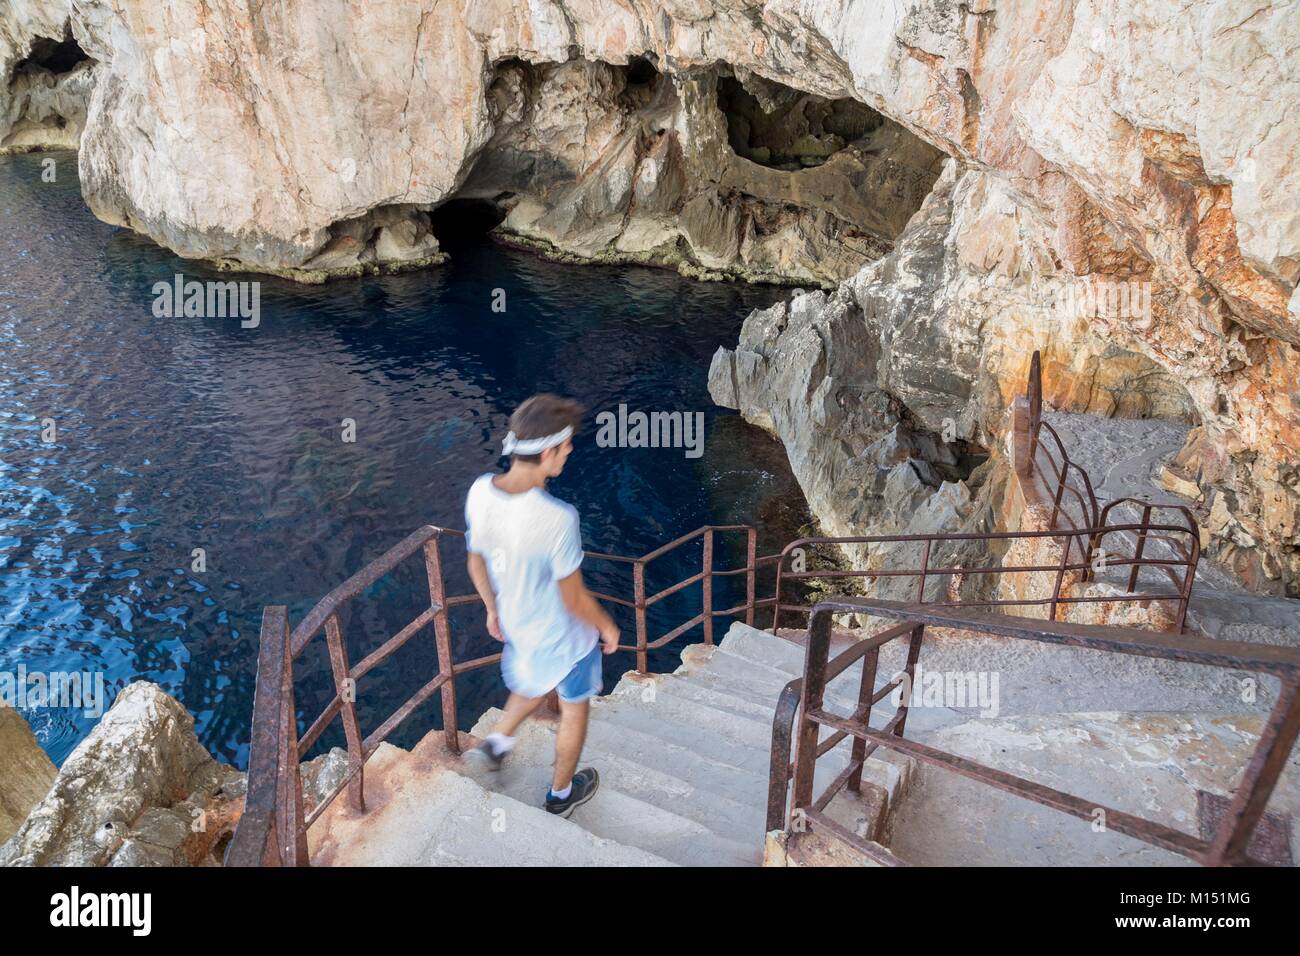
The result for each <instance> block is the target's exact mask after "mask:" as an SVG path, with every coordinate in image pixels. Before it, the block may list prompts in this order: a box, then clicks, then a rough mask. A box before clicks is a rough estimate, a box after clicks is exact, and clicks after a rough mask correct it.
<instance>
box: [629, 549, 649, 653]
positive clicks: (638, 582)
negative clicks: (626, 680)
mask: <svg viewBox="0 0 1300 956" xmlns="http://www.w3.org/2000/svg"><path fill="white" fill-rule="evenodd" d="M632 603H633V604H634V605H635V606H636V669H637V673H638V674H648V673H650V663H649V655H648V654H647V653H646V629H645V562H644V561H641V560H639V559H638V560H637V562H636V564H634V565H632Z"/></svg>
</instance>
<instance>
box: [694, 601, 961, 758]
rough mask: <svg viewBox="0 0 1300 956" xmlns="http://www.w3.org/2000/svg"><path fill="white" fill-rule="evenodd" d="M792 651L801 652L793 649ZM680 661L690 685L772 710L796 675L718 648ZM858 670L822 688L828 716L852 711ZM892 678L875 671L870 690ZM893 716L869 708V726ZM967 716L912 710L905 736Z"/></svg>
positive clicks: (890, 709) (887, 708) (879, 707)
mask: <svg viewBox="0 0 1300 956" xmlns="http://www.w3.org/2000/svg"><path fill="white" fill-rule="evenodd" d="M737 627H744V625H733V627H732V630H733V631H734V630H735V629H736V628H737ZM756 633H757V634H758V635H760V637H761V638H765V639H766V640H769V641H781V642H782V643H786V644H788V643H789V642H788V641H785V640H784V639H783V638H778V637H774V636H772V635H770V634H765V633H763V632H762V631H758V632H756ZM795 650H797V651H799V653H802V651H801V650H800V649H799V648H797V647H796V648H795ZM682 661H683V664H682V666H681V667H679V668H678V669H677V672H676V673H677V674H678V675H684V676H688V677H690V679H691V682H692V683H694V684H697V685H698V686H701V687H705V688H707V689H709V690H713V691H717V692H721V693H727V694H731V695H733V696H736V697H740V698H741V699H742V700H745V701H749V702H752V703H758V702H761V701H768V702H769V703H768V706H769V707H770V708H771V709H772V710H773V711H775V707H776V701H777V698H778V697H779V696H780V693H781V691H782V689H784V687H785V685H786V683H787V682H788V681H789V680H790V679H791V678H792V677H793V676H796V675H792V674H790V673H789V672H787V671H782V670H778V669H777V668H774V667H770V666H768V665H766V664H762V663H759V662H757V661H755V660H752V659H750V658H748V657H741V656H740V655H739V654H738V653H732V652H728V651H724V650H723V649H722V647H721V646H718V647H712V648H710V647H707V646H705V645H703V644H697V645H693V646H691V647H687V648H685V649H684V651H683V652H682ZM801 666H802V665H801ZM860 666H861V665H860V664H855V665H854V666H853V667H851V668H849V669H848V670H846V671H845V672H844V673H843V674H840V675H839V676H838V677H837V678H835V679H834V680H833V681H831V682H830V684H829V685H828V686H827V691H826V697H825V703H826V707H827V708H828V709H829V710H831V711H832V712H834V713H839V714H845V715H847V714H850V713H852V712H853V710H854V709H855V708H856V707H857V700H858V686H859V682H860V681H861V679H862V672H861V671H860V670H859V669H858V668H859V667H860ZM894 673H895V671H893V670H889V671H886V670H884V669H883V668H882V669H880V670H879V671H878V672H877V675H876V689H877V690H879V689H880V688H881V687H884V686H885V685H886V684H887V683H889V681H890V680H891V679H892V678H893V675H894ZM894 714H895V708H894V705H893V703H892V702H891V699H890V698H889V697H886V698H885V699H884V700H882V701H880V702H879V703H877V704H876V706H875V707H874V708H873V709H872V726H874V727H883V726H884V725H885V724H886V723H887V722H888V721H890V720H892V719H893V717H894ZM971 716H973V715H972V714H971V713H967V712H963V711H959V710H955V709H952V708H947V707H913V708H912V709H911V711H910V713H909V714H908V718H907V732H908V735H909V736H911V737H916V738H924V737H926V736H927V735H928V734H930V733H931V732H933V731H934V730H937V729H940V728H943V727H948V726H951V725H953V724H957V723H961V722H962V721H964V720H969V719H970V717H971Z"/></svg>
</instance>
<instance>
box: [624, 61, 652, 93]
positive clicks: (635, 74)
mask: <svg viewBox="0 0 1300 956" xmlns="http://www.w3.org/2000/svg"><path fill="white" fill-rule="evenodd" d="M658 78H659V71H658V70H656V69H655V65H654V64H653V63H651V62H650V61H649V60H647V59H646V58H645V57H643V56H634V57H632V58H631V59H630V60H628V61H627V82H628V85H629V86H645V85H646V84H647V83H653V82H654V81H655V80H657V79H658Z"/></svg>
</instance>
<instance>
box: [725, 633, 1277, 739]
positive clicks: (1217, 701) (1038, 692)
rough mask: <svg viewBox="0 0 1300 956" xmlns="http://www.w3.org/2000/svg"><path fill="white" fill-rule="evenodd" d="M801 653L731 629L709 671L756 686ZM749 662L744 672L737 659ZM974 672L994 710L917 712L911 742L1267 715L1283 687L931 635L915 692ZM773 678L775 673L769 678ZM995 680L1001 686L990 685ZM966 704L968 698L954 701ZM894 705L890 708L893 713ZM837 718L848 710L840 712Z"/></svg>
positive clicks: (1145, 662)
mask: <svg viewBox="0 0 1300 956" xmlns="http://www.w3.org/2000/svg"><path fill="white" fill-rule="evenodd" d="M906 651H907V643H906V641H902V640H898V641H893V642H890V643H889V644H887V645H885V646H884V647H883V648H882V649H881V652H880V660H879V663H878V665H877V674H876V685H877V687H878V688H879V687H881V686H883V685H884V684H885V683H887V682H888V681H889V680H891V679H892V678H893V676H894V675H895V674H896V673H898V672H899V671H901V670H902V668H903V666H904V664H905V661H906ZM803 653H804V651H803V648H802V647H800V646H799V645H797V644H794V643H793V642H791V641H787V640H781V639H773V636H772V635H770V634H767V633H765V632H763V631H758V630H755V629H754V628H750V627H746V626H745V625H743V624H739V623H736V624H733V625H732V626H731V628H730V629H729V630H728V632H727V635H726V637H725V638H723V640H722V642H721V643H720V644H719V645H718V652H717V653H715V654H714V655H713V656H712V658H711V659H710V661H709V662H708V664H707V665H706V669H707V670H708V671H713V672H718V673H726V675H727V677H728V679H733V678H735V679H739V680H740V681H742V682H743V684H742V686H747V687H751V688H752V687H757V686H760V685H759V682H760V681H761V680H762V677H763V675H764V674H765V673H769V672H771V673H774V674H776V675H786V676H787V679H789V678H793V677H800V676H802V675H803ZM736 661H743V662H744V665H743V667H742V666H741V665H737V664H735V663H734V662H736ZM860 667H861V664H860V663H857V664H854V665H853V667H851V668H849V669H848V670H846V671H845V672H844V673H843V674H841V675H840V676H839V677H838V678H836V679H835V680H834V681H832V682H831V684H830V687H829V691H830V693H829V695H828V700H833V699H836V698H844V697H856V689H857V684H858V681H859V680H860V677H861V670H860ZM927 672H929V673H931V674H943V675H945V679H946V678H947V677H950V676H952V675H968V674H975V675H977V677H978V676H982V678H983V679H984V680H985V681H986V684H985V686H986V687H987V688H988V690H989V691H992V690H993V688H994V687H995V686H996V691H997V692H996V695H995V696H994V700H993V703H994V707H992V708H991V709H985V708H983V707H981V706H979V705H978V704H976V703H975V702H974V701H973V700H972V701H971V703H970V704H968V705H965V706H950V707H936V706H925V707H917V706H914V707H913V708H912V711H911V714H910V715H909V716H908V719H907V726H908V734H909V736H918V737H923V736H926V735H928V734H929V733H931V732H933V731H934V730H936V729H940V728H942V727H947V726H952V725H953V724H955V723H958V722H961V721H963V720H968V719H971V718H972V717H975V716H991V717H998V716H1017V715H1031V714H1037V715H1048V714H1057V713H1085V712H1094V711H1108V710H1111V711H1123V712H1126V713H1144V712H1154V713H1160V712H1165V711H1169V710H1177V711H1179V712H1182V713H1204V714H1224V713H1243V714H1245V713H1266V712H1267V711H1268V709H1269V708H1270V707H1271V706H1272V705H1273V703H1274V701H1275V700H1276V687H1277V685H1276V682H1275V681H1273V680H1272V679H1271V678H1265V679H1263V680H1259V681H1258V688H1257V693H1256V695H1255V696H1254V698H1252V699H1243V695H1242V693H1241V681H1242V680H1243V679H1244V678H1247V677H1251V676H1256V677H1257V676H1258V675H1251V674H1248V673H1247V672H1245V671H1234V670H1229V669H1225V668H1211V667H1204V666H1200V665H1193V664H1182V663H1178V662H1175V661H1167V660H1160V659H1156V658H1145V657H1134V656H1131V655H1125V654H1113V653H1106V652H1103V651H1096V650H1089V649H1085V648H1078V647H1064V646H1058V645H1051V644H1043V643H1039V642H1036V641H1027V640H1015V639H1011V638H1003V637H994V636H989V635H980V634H973V633H964V632H950V631H949V632H945V631H937V632H932V633H930V634H929V635H927V637H926V639H925V643H924V644H923V646H922V648H921V656H920V658H919V662H918V675H919V676H918V683H917V688H918V689H919V690H920V691H921V692H922V694H926V693H928V690H927V687H928V686H929V685H928V684H927V683H926V678H925V675H926V673H927ZM769 676H770V674H769ZM994 680H996V685H994V683H993V681H994ZM951 703H954V704H961V703H962V702H961V701H952V702H951ZM892 710H893V708H892V707H890V708H889V712H890V713H892ZM839 712H840V713H845V712H846V711H844V710H840V711H839Z"/></svg>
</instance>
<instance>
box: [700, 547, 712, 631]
mask: <svg viewBox="0 0 1300 956" xmlns="http://www.w3.org/2000/svg"><path fill="white" fill-rule="evenodd" d="M703 573H704V580H703V581H701V582H700V583H701V584H702V585H703V586H704V588H703V590H704V643H705V644H709V645H712V644H713V529H712V528H709V529H707V530H706V531H705V532H704V572H703Z"/></svg>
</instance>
